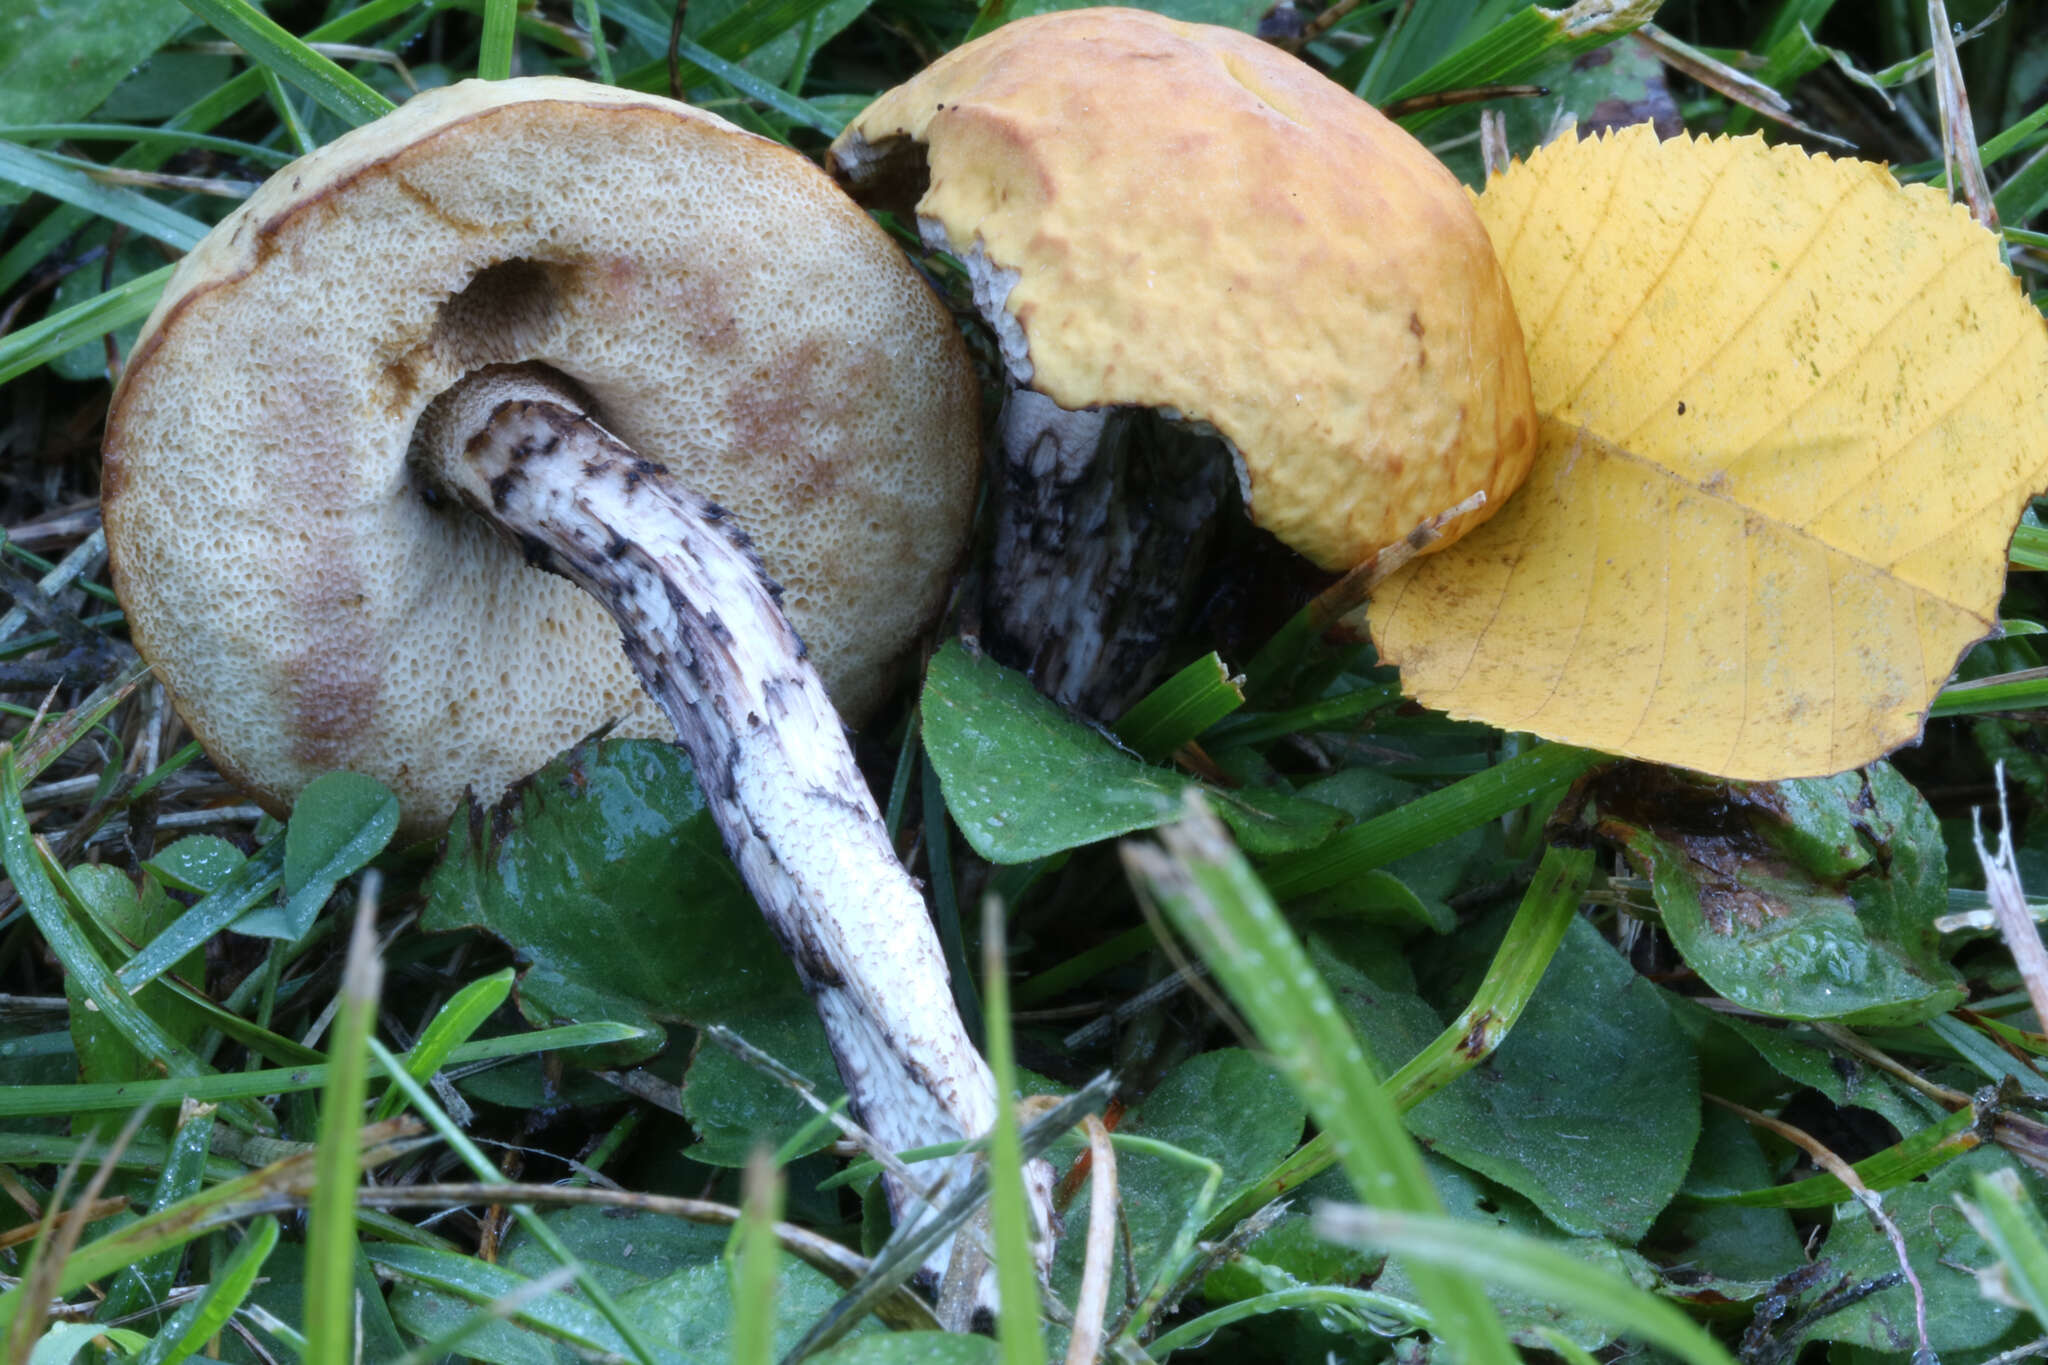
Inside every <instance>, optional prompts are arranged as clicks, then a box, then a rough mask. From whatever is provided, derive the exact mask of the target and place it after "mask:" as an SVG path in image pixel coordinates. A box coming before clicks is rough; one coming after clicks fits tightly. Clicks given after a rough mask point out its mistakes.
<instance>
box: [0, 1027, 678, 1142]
mask: <svg viewBox="0 0 2048 1365" xmlns="http://www.w3.org/2000/svg"><path fill="white" fill-rule="evenodd" d="M647 1036H648V1030H646V1029H639V1028H633V1027H631V1026H629V1025H625V1024H568V1025H564V1026H563V1027H561V1028H551V1029H536V1030H535V1031H534V1032H532V1033H515V1034H510V1035H507V1036H505V1037H502V1038H479V1039H477V1040H475V1041H473V1042H468V1043H464V1044H463V1045H462V1046H461V1047H458V1048H456V1049H455V1050H454V1051H453V1052H451V1053H449V1054H448V1058H447V1061H446V1062H445V1063H444V1065H446V1066H463V1065H466V1064H468V1063H471V1062H495V1061H504V1060H507V1059H509V1058H513V1057H527V1056H533V1055H535V1054H538V1053H542V1052H556V1051H562V1050H565V1049H569V1048H585V1047H603V1046H605V1045H607V1044H610V1043H624V1042H632V1041H635V1040H638V1039H641V1038H645V1037H647ZM383 1074H385V1073H383V1072H382V1071H381V1069H377V1068H373V1069H372V1071H371V1075H372V1076H378V1075H383ZM325 1084H327V1065H326V1063H324V1062H323V1063H319V1064H317V1065H309V1066H294V1067H278V1068H271V1069H265V1070H262V1071H237V1072H226V1073H220V1074H209V1075H198V1076H192V1077H190V1078H184V1077H173V1078H171V1079H169V1080H162V1081H128V1082H122V1083H118V1084H115V1083H105V1084H91V1085H9V1086H0V1119H14V1118H43V1117H48V1116H51V1115H61V1114H104V1113H121V1112H125V1111H127V1110H130V1109H133V1108H135V1107H136V1106H137V1105H141V1104H176V1103H177V1102H178V1101H180V1100H183V1099H190V1100H195V1101H198V1102H201V1103H224V1102H227V1101H231V1100H242V1099H257V1098H260V1097H262V1096H265V1095H290V1094H301V1093H304V1092H305V1091H309V1090H318V1089H320V1088H321V1087H322V1086H324V1085H325Z"/></svg>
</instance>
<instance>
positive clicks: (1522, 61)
mask: <svg viewBox="0 0 2048 1365" xmlns="http://www.w3.org/2000/svg"><path fill="white" fill-rule="evenodd" d="M1656 9H1657V7H1656V6H1655V5H1654V4H1636V5H1631V6H1627V7H1622V8H1621V9H1620V12H1619V13H1618V14H1616V15H1615V16H1614V17H1612V18H1609V19H1606V20H1604V21H1602V22H1600V23H1597V24H1593V25H1590V26H1588V27H1585V28H1581V29H1578V30H1576V31H1574V30H1573V29H1572V28H1571V26H1570V25H1568V24H1567V23H1566V21H1565V11H1563V10H1561V9H1545V8H1543V7H1542V6H1538V5H1529V6H1525V7H1524V8H1522V9H1520V10H1517V11H1516V12H1515V13H1514V14H1513V15H1511V16H1509V17H1508V18H1507V19H1506V20H1505V21H1503V22H1501V23H1498V24H1490V25H1485V26H1484V27H1482V29H1481V30H1480V32H1479V33H1478V35H1477V36H1476V37H1475V38H1473V40H1472V41H1471V42H1469V43H1466V44H1465V45H1464V46H1463V47H1460V48H1459V49H1458V50H1457V51H1455V52H1453V53H1451V54H1450V55H1449V56H1447V57H1445V58H1443V59H1442V60H1441V61H1439V62H1436V63H1435V64H1434V65H1432V66H1430V67H1429V68H1428V69H1427V70H1426V71H1424V72H1422V73H1421V74H1420V75H1418V76H1415V77H1414V78H1413V79H1411V80H1408V81H1405V82H1403V83H1402V84H1401V85H1400V86H1399V87H1398V88H1397V89H1394V90H1390V91H1388V92H1387V93H1386V94H1385V95H1384V96H1381V95H1378V94H1368V95H1367V98H1370V99H1372V100H1373V101H1374V102H1375V103H1381V104H1391V103H1393V102H1394V101H1396V100H1403V99H1408V98H1410V97H1411V96H1415V95H1424V94H1429V93H1432V92H1434V91H1438V90H1461V89H1465V88H1468V87H1471V86H1477V85H1496V84H1502V83H1505V82H1510V81H1516V80H1520V79H1521V78H1522V77H1524V76H1526V75H1528V74H1529V73H1530V72H1532V71H1534V70H1536V69H1537V68H1538V67H1540V66H1546V65H1548V64H1549V63H1551V62H1554V61H1557V60H1559V59H1561V58H1565V57H1576V56H1578V55H1580V54H1581V53H1586V52H1591V51H1592V50H1593V49H1595V48H1599V47H1605V46H1606V45H1607V44H1609V43H1611V42H1613V41H1614V40H1615V39H1616V38H1619V37H1621V36H1623V35H1624V34H1627V33H1631V32H1633V31H1634V30H1636V29H1638V28H1640V27H1642V26H1643V25H1644V24H1645V23H1648V22H1649V20H1650V18H1651V16H1652V15H1653V14H1654V13H1655V12H1656ZM1338 78H1339V79H1340V80H1341V79H1342V78H1343V72H1342V71H1340V72H1339V73H1338ZM1362 93H1363V92H1362ZM1448 112H1449V111H1448V110H1443V109H1431V110H1427V111H1425V112H1423V113H1419V114H1413V115H1410V116H1409V117H1408V118H1405V119H1403V120H1402V121H1401V122H1402V126H1403V127H1405V128H1407V129H1408V131H1409V132H1411V133H1412V132H1417V131H1419V130H1420V129H1423V128H1426V127H1428V126H1429V125H1430V124H1432V123H1435V122H1436V121H1437V120H1438V119H1440V118H1443V117H1445V116H1446V115H1447V113H1448Z"/></svg>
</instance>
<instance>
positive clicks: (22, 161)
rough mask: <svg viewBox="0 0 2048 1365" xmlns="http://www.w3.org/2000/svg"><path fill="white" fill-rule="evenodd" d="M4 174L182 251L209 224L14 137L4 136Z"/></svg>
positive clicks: (0, 170) (0, 166) (0, 146)
mask: <svg viewBox="0 0 2048 1365" xmlns="http://www.w3.org/2000/svg"><path fill="white" fill-rule="evenodd" d="M0 180H6V181H11V182H13V183H14V184H16V185H19V186H21V187H22V188H23V189H26V190H33V191H35V192H36V193H37V194H47V195H49V196H50V197H51V198H52V199H59V200H62V201H63V202H64V203H67V204H71V205H73V206H75V207H77V208H81V209H84V210H85V211H86V212H87V213H92V214H97V215H98V216H100V217H102V218H105V219H108V220H109V221H111V222H115V223H119V224H121V225H122V226H123V227H127V228H132V229H133V230H135V231H136V232H139V233H141V234H142V235H143V236H145V237H153V238H155V239H156V240H157V241H159V242H162V243H163V244H164V245H165V246H169V247H176V248H177V249H178V250H179V251H190V250H191V249H192V248H193V247H195V246H197V245H199V239H200V238H202V237H204V236H205V235H206V233H207V230H208V229H207V225H206V224H204V223H202V222H200V221H199V220H198V219H197V218H194V217H192V216H191V215H189V214H184V213H180V212H178V211H177V210H176V209H174V208H170V207H167V206H166V205H163V204H159V203H157V202H156V200H154V199H151V198H150V197H149V196H148V195H145V194H138V193H136V192H135V191H134V190H131V189H124V188H122V187H121V186H119V185H103V184H101V183H100V182H99V181H97V180H95V179H93V178H92V177H91V176H90V175H87V174H86V173H85V172H84V171H81V170H79V169H77V168H76V167H73V166H67V165H64V164H63V163H61V162H59V161H56V160H53V159H52V158H50V157H48V156H46V155H44V154H43V153H41V152H38V151H36V150H35V149H34V148H31V147H23V146H21V145H19V144H17V143H14V142H0Z"/></svg>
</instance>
